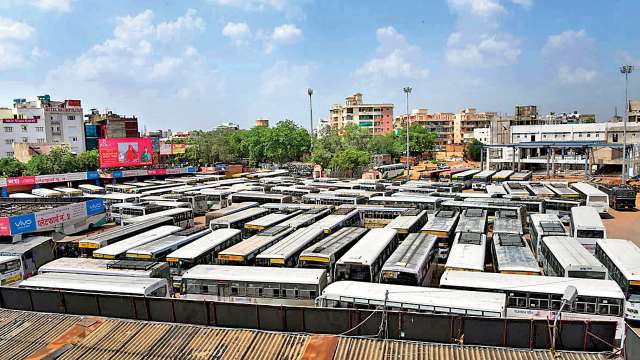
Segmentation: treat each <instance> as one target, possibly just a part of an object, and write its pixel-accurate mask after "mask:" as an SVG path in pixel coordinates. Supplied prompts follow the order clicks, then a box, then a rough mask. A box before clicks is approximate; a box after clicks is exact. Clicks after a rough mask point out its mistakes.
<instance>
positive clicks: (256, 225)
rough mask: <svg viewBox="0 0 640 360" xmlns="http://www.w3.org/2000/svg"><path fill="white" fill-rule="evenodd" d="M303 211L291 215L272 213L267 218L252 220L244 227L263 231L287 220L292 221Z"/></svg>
mask: <svg viewBox="0 0 640 360" xmlns="http://www.w3.org/2000/svg"><path fill="white" fill-rule="evenodd" d="M301 212H302V210H296V211H294V212H291V213H271V214H267V215H265V216H262V217H259V218H257V219H255V220H251V221H249V222H248V223H246V224H244V227H245V228H247V229H258V230H263V229H266V228H268V227H270V226H273V225H276V224H278V223H281V222H283V221H285V220H287V219H290V218H292V217H294V216H296V215H298V214H300V213H301Z"/></svg>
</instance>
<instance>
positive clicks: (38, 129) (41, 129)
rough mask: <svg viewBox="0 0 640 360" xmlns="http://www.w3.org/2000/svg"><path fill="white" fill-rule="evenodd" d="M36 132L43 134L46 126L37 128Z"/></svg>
mask: <svg viewBox="0 0 640 360" xmlns="http://www.w3.org/2000/svg"><path fill="white" fill-rule="evenodd" d="M36 131H37V132H43V131H44V126H36Z"/></svg>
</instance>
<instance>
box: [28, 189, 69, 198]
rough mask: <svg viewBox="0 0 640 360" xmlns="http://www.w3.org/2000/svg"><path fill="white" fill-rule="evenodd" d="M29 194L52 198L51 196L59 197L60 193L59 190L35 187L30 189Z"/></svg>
mask: <svg viewBox="0 0 640 360" xmlns="http://www.w3.org/2000/svg"><path fill="white" fill-rule="evenodd" d="M31 194H33V195H36V196H39V197H44V198H52V197H61V196H62V193H61V192H60V191H56V190H51V189H47V188H37V189H33V190H31Z"/></svg>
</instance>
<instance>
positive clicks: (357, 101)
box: [329, 93, 393, 135]
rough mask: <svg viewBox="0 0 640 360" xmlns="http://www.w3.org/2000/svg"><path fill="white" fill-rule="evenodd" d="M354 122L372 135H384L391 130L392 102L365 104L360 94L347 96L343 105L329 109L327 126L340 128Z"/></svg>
mask: <svg viewBox="0 0 640 360" xmlns="http://www.w3.org/2000/svg"><path fill="white" fill-rule="evenodd" d="M347 124H354V125H357V126H359V127H361V128H363V129H366V130H368V131H369V133H370V134H372V135H385V134H388V133H390V132H391V131H393V104H365V103H364V102H363V100H362V94H361V93H356V94H353V95H351V96H347V97H346V99H345V102H344V105H340V104H335V105H333V106H331V109H329V126H331V127H332V128H338V129H340V128H342V127H344V126H345V125H347Z"/></svg>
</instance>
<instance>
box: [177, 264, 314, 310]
mask: <svg viewBox="0 0 640 360" xmlns="http://www.w3.org/2000/svg"><path fill="white" fill-rule="evenodd" d="M326 284H327V275H326V273H325V271H324V270H322V269H297V268H287V269H284V268H275V267H258V266H227V265H196V266H194V267H192V268H191V269H189V270H187V271H186V272H185V273H184V274H183V275H182V291H181V294H180V295H181V297H182V298H185V299H198V300H199V299H209V300H220V301H230V302H242V303H246V302H247V301H250V302H255V303H266V304H276V305H313V304H314V302H315V299H316V297H318V296H319V295H320V294H321V293H322V290H323V289H324V287H325V286H326Z"/></svg>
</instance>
